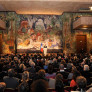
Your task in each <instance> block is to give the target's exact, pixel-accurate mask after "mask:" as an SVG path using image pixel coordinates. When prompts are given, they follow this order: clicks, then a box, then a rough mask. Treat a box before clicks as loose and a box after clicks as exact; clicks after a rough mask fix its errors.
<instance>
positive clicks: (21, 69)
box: [17, 63, 26, 73]
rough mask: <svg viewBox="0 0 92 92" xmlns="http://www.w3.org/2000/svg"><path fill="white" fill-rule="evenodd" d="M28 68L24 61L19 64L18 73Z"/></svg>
mask: <svg viewBox="0 0 92 92" xmlns="http://www.w3.org/2000/svg"><path fill="white" fill-rule="evenodd" d="M24 70H26V66H25V65H24V64H23V63H22V64H20V65H19V69H18V70H17V71H18V73H23V72H24Z"/></svg>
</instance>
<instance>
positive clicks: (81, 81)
mask: <svg viewBox="0 0 92 92" xmlns="http://www.w3.org/2000/svg"><path fill="white" fill-rule="evenodd" d="M76 83H77V86H78V88H77V90H78V91H81V92H86V85H87V80H86V78H85V77H83V76H78V77H77V78H76Z"/></svg>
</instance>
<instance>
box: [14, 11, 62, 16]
mask: <svg viewBox="0 0 92 92" xmlns="http://www.w3.org/2000/svg"><path fill="white" fill-rule="evenodd" d="M16 13H17V14H39V15H41V14H42V15H62V12H41V11H40V12H37V11H34V12H31V11H16Z"/></svg>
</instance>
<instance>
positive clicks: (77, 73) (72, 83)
mask: <svg viewBox="0 0 92 92" xmlns="http://www.w3.org/2000/svg"><path fill="white" fill-rule="evenodd" d="M72 71H73V78H72V80H71V82H70V87H72V88H73V90H76V88H77V83H76V78H77V77H78V76H80V75H81V74H80V72H79V71H78V70H76V67H73V69H72Z"/></svg>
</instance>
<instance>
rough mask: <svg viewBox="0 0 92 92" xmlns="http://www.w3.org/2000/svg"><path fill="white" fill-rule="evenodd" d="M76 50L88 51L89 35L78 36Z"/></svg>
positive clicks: (80, 51)
mask: <svg viewBox="0 0 92 92" xmlns="http://www.w3.org/2000/svg"><path fill="white" fill-rule="evenodd" d="M76 52H77V53H86V52H87V36H86V35H77V36H76Z"/></svg>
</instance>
